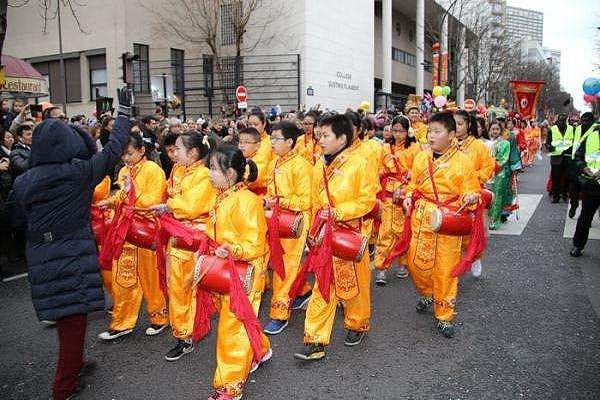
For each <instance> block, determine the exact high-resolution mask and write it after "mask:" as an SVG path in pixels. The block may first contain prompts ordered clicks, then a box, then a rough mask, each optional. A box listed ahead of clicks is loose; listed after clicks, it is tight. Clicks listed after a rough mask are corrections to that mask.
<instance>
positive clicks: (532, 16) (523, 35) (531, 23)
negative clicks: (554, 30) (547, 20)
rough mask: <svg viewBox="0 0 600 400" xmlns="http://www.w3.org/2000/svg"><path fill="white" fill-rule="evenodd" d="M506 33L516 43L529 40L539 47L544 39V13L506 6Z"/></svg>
mask: <svg viewBox="0 0 600 400" xmlns="http://www.w3.org/2000/svg"><path fill="white" fill-rule="evenodd" d="M506 32H507V34H508V35H509V37H511V38H513V39H514V40H515V41H516V42H520V41H521V40H523V39H528V40H529V39H531V40H534V41H535V42H537V43H538V45H540V46H541V45H542V40H543V37H544V13H542V12H539V11H534V10H528V9H525V8H519V7H511V6H506Z"/></svg>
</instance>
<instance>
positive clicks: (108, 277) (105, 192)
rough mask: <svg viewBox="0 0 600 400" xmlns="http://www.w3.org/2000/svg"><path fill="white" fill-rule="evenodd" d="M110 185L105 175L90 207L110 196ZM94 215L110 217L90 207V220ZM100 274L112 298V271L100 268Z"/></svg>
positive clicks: (108, 213)
mask: <svg viewBox="0 0 600 400" xmlns="http://www.w3.org/2000/svg"><path fill="white" fill-rule="evenodd" d="M110 185H111V180H110V176H108V175H107V176H105V177H104V179H103V180H102V182H100V183H99V184H98V186H96V188H95V189H94V194H93V195H92V206H95V205H96V204H97V203H98V202H100V201H102V200H105V199H107V198H108V196H109V195H110ZM94 213H98V215H97V217H98V218H106V217H107V216H110V211H109V210H104V211H100V209H99V208H98V207H92V218H95V216H94ZM100 274H101V275H102V283H104V287H105V288H106V291H107V292H108V294H109V295H110V297H111V298H112V297H113V293H112V271H111V270H110V269H104V268H100Z"/></svg>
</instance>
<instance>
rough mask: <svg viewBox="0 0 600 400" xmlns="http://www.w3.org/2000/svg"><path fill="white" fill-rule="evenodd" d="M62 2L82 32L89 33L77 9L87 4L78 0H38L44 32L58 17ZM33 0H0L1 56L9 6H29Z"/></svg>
mask: <svg viewBox="0 0 600 400" xmlns="http://www.w3.org/2000/svg"><path fill="white" fill-rule="evenodd" d="M59 1H60V3H61V4H62V7H64V8H66V9H68V10H69V13H70V14H71V16H72V17H73V18H74V19H75V22H76V23H77V28H78V29H79V31H80V32H81V33H87V32H86V30H85V29H84V27H83V25H82V24H81V21H80V20H79V16H78V13H77V10H78V8H79V7H82V6H85V4H83V3H80V2H78V1H76V0H38V4H37V5H36V7H38V11H39V14H40V17H41V19H42V24H43V25H42V32H43V33H44V34H45V33H47V32H48V22H50V21H53V20H55V19H56V18H57V15H58V13H57V10H58V7H57V6H58V3H57V2H59ZM30 2H31V0H15V1H14V3H9V2H8V0H0V56H1V55H2V49H3V48H4V39H5V37H6V29H7V27H8V22H7V21H8V19H7V14H8V7H13V8H20V7H25V6H28V5H29V3H30Z"/></svg>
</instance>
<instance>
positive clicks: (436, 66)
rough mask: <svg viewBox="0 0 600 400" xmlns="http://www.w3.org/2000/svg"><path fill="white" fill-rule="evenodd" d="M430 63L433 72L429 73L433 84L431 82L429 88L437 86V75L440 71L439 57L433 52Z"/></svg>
mask: <svg viewBox="0 0 600 400" xmlns="http://www.w3.org/2000/svg"><path fill="white" fill-rule="evenodd" d="M432 60H433V61H432V62H433V71H432V72H431V80H432V81H433V82H431V87H435V86H438V85H439V84H440V83H439V82H440V81H439V79H440V75H439V70H440V55H439V54H438V53H437V52H435V53H433V56H432Z"/></svg>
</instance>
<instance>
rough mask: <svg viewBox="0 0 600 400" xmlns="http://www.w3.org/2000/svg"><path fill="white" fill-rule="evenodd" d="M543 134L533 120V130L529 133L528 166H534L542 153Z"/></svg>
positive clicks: (527, 137)
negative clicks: (540, 152) (539, 153)
mask: <svg viewBox="0 0 600 400" xmlns="http://www.w3.org/2000/svg"><path fill="white" fill-rule="evenodd" d="M541 136H542V133H541V130H540V127H539V126H538V125H537V123H536V121H535V120H531V128H530V129H529V131H527V136H526V139H527V161H526V164H527V165H529V166H533V165H534V164H535V160H536V158H537V156H538V152H539V151H540V144H541V142H542V139H541Z"/></svg>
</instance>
